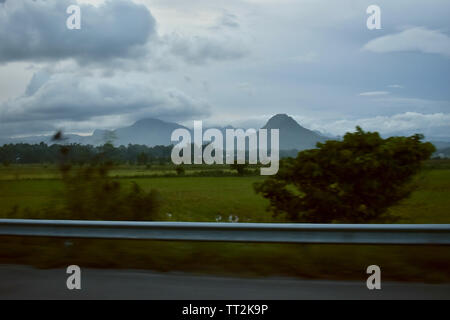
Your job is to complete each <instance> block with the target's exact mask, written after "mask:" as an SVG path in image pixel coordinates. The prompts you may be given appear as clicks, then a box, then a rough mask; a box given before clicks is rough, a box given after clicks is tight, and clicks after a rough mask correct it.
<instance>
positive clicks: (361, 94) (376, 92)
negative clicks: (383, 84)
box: [359, 91, 389, 97]
mask: <svg viewBox="0 0 450 320" xmlns="http://www.w3.org/2000/svg"><path fill="white" fill-rule="evenodd" d="M387 94H389V91H369V92H361V93H360V94H359V95H360V96H369V97H370V96H384V95H387Z"/></svg>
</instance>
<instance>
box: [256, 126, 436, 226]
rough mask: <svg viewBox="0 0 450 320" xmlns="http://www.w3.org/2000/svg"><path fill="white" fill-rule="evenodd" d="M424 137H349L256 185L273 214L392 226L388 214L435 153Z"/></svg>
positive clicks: (288, 162)
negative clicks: (385, 223) (371, 222)
mask: <svg viewBox="0 0 450 320" xmlns="http://www.w3.org/2000/svg"><path fill="white" fill-rule="evenodd" d="M422 139H423V136H421V135H414V136H411V137H391V138H388V139H383V138H381V137H380V135H379V134H378V133H377V132H364V131H363V130H362V129H361V128H360V127H357V130H356V132H354V133H347V134H346V135H345V136H344V138H343V140H342V141H334V140H329V141H326V142H325V143H318V144H317V147H318V148H317V149H312V150H305V151H302V152H299V153H298V155H297V157H296V158H295V159H294V158H288V159H284V160H282V161H281V164H280V170H279V172H278V174H276V175H274V176H272V177H270V178H268V179H267V180H266V181H264V182H262V183H256V184H255V190H256V192H257V193H260V194H262V195H263V197H265V198H268V199H269V200H270V206H269V209H270V210H271V211H273V212H274V214H275V215H278V214H286V216H287V219H288V220H291V221H301V222H315V223H317V222H320V223H330V222H344V223H345V222H347V223H361V222H368V221H383V220H384V221H388V220H389V219H392V218H393V217H392V216H389V215H388V214H387V213H386V211H387V209H388V208H389V207H391V206H393V205H394V204H396V203H398V202H399V201H400V200H401V199H403V198H405V197H407V196H408V195H409V194H410V193H411V191H412V189H413V188H412V186H413V185H412V184H411V183H410V181H411V179H412V177H413V176H414V174H416V173H417V172H418V171H419V170H420V168H421V166H422V162H423V161H424V160H426V159H428V158H429V157H430V156H431V154H432V153H433V152H434V151H435V148H434V146H433V145H432V144H431V143H423V142H421V140H422Z"/></svg>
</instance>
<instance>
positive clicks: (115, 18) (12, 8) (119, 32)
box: [0, 0, 156, 64]
mask: <svg viewBox="0 0 450 320" xmlns="http://www.w3.org/2000/svg"><path fill="white" fill-rule="evenodd" d="M71 4H73V1H69V0H47V1H42V0H36V1H28V0H15V1H8V2H6V3H5V5H4V6H2V7H0V43H1V44H2V45H1V46H0V63H1V62H3V63H5V62H12V61H33V62H37V61H54V60H60V59H69V58H73V59H76V60H77V61H78V62H79V63H80V64H87V63H89V62H92V61H104V60H110V59H114V58H137V57H141V56H143V55H145V52H146V48H145V45H146V44H147V41H148V40H149V39H150V38H152V37H155V35H156V33H155V27H156V22H155V19H154V18H153V16H152V15H151V13H150V11H149V10H148V9H147V8H146V7H145V6H143V5H139V4H135V3H133V2H132V1H125V0H114V1H105V3H104V4H101V5H99V6H93V5H88V4H82V5H80V7H81V29H80V30H69V29H67V27H66V19H67V17H68V16H69V15H68V14H67V13H66V9H67V7H68V6H69V5H71Z"/></svg>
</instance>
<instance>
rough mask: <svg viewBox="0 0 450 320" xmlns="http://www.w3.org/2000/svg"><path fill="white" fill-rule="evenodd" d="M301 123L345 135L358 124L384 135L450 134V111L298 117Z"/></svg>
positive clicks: (430, 135)
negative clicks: (326, 118)
mask: <svg viewBox="0 0 450 320" xmlns="http://www.w3.org/2000/svg"><path fill="white" fill-rule="evenodd" d="M297 118H299V120H300V123H304V124H306V125H307V126H309V127H310V128H311V129H315V130H320V131H322V132H329V133H331V134H334V135H343V134H344V133H346V132H353V131H354V130H355V127H356V126H360V127H362V128H363V129H364V130H367V131H378V132H380V133H381V134H383V135H412V134H415V133H423V134H425V135H426V136H429V137H436V136H446V137H448V136H449V134H448V133H449V132H450V114H449V113H442V112H438V113H429V114H426V113H420V112H404V113H399V114H394V115H392V116H375V117H370V118H359V119H340V120H334V121H333V120H332V121H327V122H324V121H321V120H314V119H304V118H302V117H297Z"/></svg>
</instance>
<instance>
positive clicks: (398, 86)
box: [388, 84, 404, 89]
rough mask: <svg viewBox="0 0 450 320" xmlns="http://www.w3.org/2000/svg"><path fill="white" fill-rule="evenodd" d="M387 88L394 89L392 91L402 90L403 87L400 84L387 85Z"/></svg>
mask: <svg viewBox="0 0 450 320" xmlns="http://www.w3.org/2000/svg"><path fill="white" fill-rule="evenodd" d="M388 87H389V88H394V89H403V88H404V86H402V85H400V84H391V85H388Z"/></svg>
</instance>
